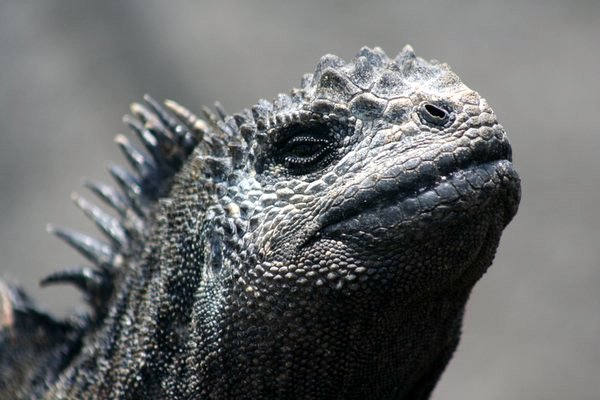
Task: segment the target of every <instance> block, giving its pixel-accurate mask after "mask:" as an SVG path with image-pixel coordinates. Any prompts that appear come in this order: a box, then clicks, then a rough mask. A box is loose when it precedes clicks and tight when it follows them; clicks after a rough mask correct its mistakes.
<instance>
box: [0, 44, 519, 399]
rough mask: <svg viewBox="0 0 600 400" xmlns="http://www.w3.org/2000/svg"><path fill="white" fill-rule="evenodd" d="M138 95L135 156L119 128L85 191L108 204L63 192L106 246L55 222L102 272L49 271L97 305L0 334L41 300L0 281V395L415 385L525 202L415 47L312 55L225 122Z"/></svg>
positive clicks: (234, 395)
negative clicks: (121, 166) (116, 158)
mask: <svg viewBox="0 0 600 400" xmlns="http://www.w3.org/2000/svg"><path fill="white" fill-rule="evenodd" d="M147 101H148V102H149V109H148V108H145V107H144V106H140V105H134V107H133V108H132V111H133V113H134V114H135V115H136V116H137V117H138V118H139V120H141V122H136V121H135V120H130V121H129V123H130V125H132V127H133V128H134V130H136V131H137V132H138V134H139V136H140V137H141V138H142V141H143V143H144V144H145V145H146V147H147V149H148V150H149V153H150V155H145V156H144V155H142V153H139V152H137V151H136V150H134V149H133V147H131V145H130V144H129V143H128V141H127V140H126V139H125V138H123V137H120V138H119V139H118V142H119V143H120V144H121V146H122V147H123V149H124V150H125V152H126V154H127V155H128V158H129V159H130V161H132V164H133V166H134V167H135V169H136V170H137V172H138V176H137V177H135V176H131V175H126V174H124V173H123V171H121V170H116V171H115V170H113V175H115V176H116V178H117V180H118V181H119V182H120V184H121V187H122V190H123V192H122V193H121V192H117V191H114V190H108V189H106V188H104V189H105V190H104V192H103V191H102V190H100V189H99V186H94V185H93V184H92V185H91V187H92V188H93V189H95V191H96V192H97V193H99V192H102V193H104V195H103V196H102V195H101V197H103V198H104V199H105V200H107V201H108V202H109V204H111V205H112V206H113V207H114V208H116V209H117V210H118V211H119V212H120V218H118V219H116V220H115V219H106V218H104V217H106V215H104V214H101V213H99V212H98V209H96V208H94V207H93V206H91V205H90V204H89V203H87V202H85V201H84V200H82V199H77V203H78V205H79V206H80V207H81V208H82V209H84V211H86V213H87V214H88V215H90V216H91V217H92V219H93V220H95V221H96V222H97V223H98V225H99V226H100V227H101V229H102V230H103V231H104V232H105V233H106V234H107V235H108V237H109V238H110V239H111V244H104V245H103V244H101V243H100V242H93V241H90V240H88V239H85V240H84V237H83V236H81V235H80V234H77V233H73V232H70V231H68V230H63V229H59V228H53V230H54V231H55V232H56V233H57V234H58V235H59V236H60V237H62V238H63V239H65V240H67V241H68V242H69V243H71V244H72V245H74V246H75V247H76V248H77V249H78V250H80V251H81V252H82V253H84V255H86V257H87V258H88V259H90V260H91V261H92V262H93V263H94V264H95V268H94V269H91V268H88V269H84V270H79V271H69V272H61V273H58V274H55V275H53V276H51V277H49V278H47V279H46V282H47V283H52V282H57V281H69V282H72V283H75V284H76V285H78V286H79V287H81V288H82V289H84V292H85V293H86V296H87V299H88V301H89V303H90V304H91V305H92V311H93V312H92V313H91V314H90V315H89V316H87V317H78V318H76V317H74V318H72V319H71V320H69V321H61V322H57V321H54V320H53V319H51V318H50V317H47V316H44V318H47V320H44V321H37V320H35V321H33V322H30V323H33V324H34V325H35V324H38V325H40V326H41V327H44V328H45V329H46V330H47V331H48V332H47V333H42V334H41V337H40V338H37V339H33V338H26V339H24V340H17V341H16V342H15V341H12V342H11V341H10V340H9V338H8V337H9V335H8V334H7V332H9V331H15V330H17V331H18V330H19V329H22V328H19V327H18V326H17V325H19V323H21V322H22V321H24V320H25V319H26V318H29V319H32V315H33V314H34V313H38V314H39V311H36V310H35V308H34V307H33V306H31V305H30V304H29V303H27V301H26V300H25V298H24V297H23V295H19V296H20V297H19V296H17V291H16V289H11V288H5V289H4V290H0V294H3V296H4V297H6V298H7V299H9V300H6V301H5V302H4V304H5V305H6V307H5V311H4V312H0V322H2V325H3V326H5V329H4V332H5V333H4V334H3V336H0V340H2V342H0V343H2V344H1V346H2V347H0V348H1V349H2V358H1V359H0V394H5V395H8V394H9V393H10V394H11V395H12V396H13V397H22V398H28V397H30V396H32V397H35V396H39V397H44V398H47V399H57V398H85V399H97V398H118V399H134V398H145V399H146V398H148V399H150V398H156V399H164V398H172V399H190V398H198V399H209V398H210V399H272V398H280V399H288V398H289V399H295V398H298V399H366V398H376V399H426V398H428V397H429V395H430V393H431V391H432V390H433V388H434V386H435V384H436V382H437V380H438V378H439V376H440V374H441V373H442V371H443V370H444V368H445V366H446V364H447V363H448V361H449V360H450V358H451V356H452V353H453V352H454V350H455V348H456V346H457V344H458V341H459V335H460V326H461V321H462V315H463V310H464V305H465V302H466V301H467V298H468V296H469V293H470V291H471V288H472V287H473V285H474V284H475V282H476V281H477V280H478V279H479V278H480V277H481V275H482V274H483V273H484V272H485V270H486V269H487V268H488V266H489V265H490V264H491V262H492V259H493V257H494V253H495V251H496V248H497V246H498V242H499V239H500V235H501V232H502V230H503V228H504V227H505V226H506V225H507V224H508V223H509V222H510V220H511V219H512V217H513V216H514V214H515V213H516V211H517V205H518V202H519V194H520V183H519V178H518V176H517V174H516V172H515V171H514V169H513V167H512V163H511V149H510V146H509V144H508V141H507V138H506V134H505V132H504V130H503V128H502V127H501V126H500V125H499V124H498V122H497V121H496V117H495V115H494V113H493V112H492V110H491V109H490V107H489V106H488V105H487V103H486V101H485V100H484V99H482V98H481V97H480V96H479V95H478V94H477V93H476V92H474V91H472V90H470V89H469V88H467V87H466V86H465V85H464V84H463V83H462V82H460V80H459V79H458V77H457V76H456V75H455V74H453V73H452V72H450V70H449V68H448V67H447V66H446V65H445V64H439V63H437V62H431V63H430V62H426V61H424V60H423V59H420V58H417V57H416V56H415V55H414V53H413V51H412V49H411V48H410V47H407V48H405V49H404V50H403V52H402V53H400V54H399V55H398V57H397V58H396V59H389V58H388V57H387V56H386V55H385V54H384V53H383V52H382V51H381V50H380V49H378V48H376V49H373V50H371V49H367V48H364V49H362V50H361V51H360V52H359V53H358V55H357V56H356V57H355V58H354V59H353V60H352V62H350V63H345V62H343V61H342V60H341V59H339V58H337V57H335V56H331V55H328V56H324V57H323V58H322V59H321V62H320V63H319V65H318V66H317V69H316V71H315V73H314V74H309V75H306V76H305V77H304V79H303V82H302V88H301V89H294V90H293V91H292V92H291V95H289V96H288V95H279V96H278V97H277V99H276V100H275V101H274V102H273V103H269V102H267V101H264V100H261V101H260V102H259V104H258V105H257V106H255V107H253V108H252V110H251V111H249V110H245V111H244V112H242V113H240V114H236V115H235V116H233V117H230V116H227V115H226V114H225V113H224V112H223V111H222V109H221V108H220V107H218V110H217V111H218V112H217V114H218V115H213V114H211V113H207V122H204V121H202V120H199V119H197V118H196V117H194V116H193V115H191V114H190V113H189V112H188V111H187V110H185V109H183V108H182V107H181V106H178V105H176V104H174V103H172V102H171V103H167V107H168V108H170V109H171V112H168V111H166V110H164V109H163V108H162V107H161V106H159V105H157V104H156V103H155V102H154V101H152V100H151V99H147ZM144 132H146V136H144V134H145V133H144ZM148 135H150V136H148ZM153 140H154V142H153ZM153 143H154V145H153ZM102 193H101V194H102ZM111 199H112V201H111ZM103 218H104V219H103ZM11 299H12V300H11ZM19 299H20V300H19ZM38 314H36V315H38ZM39 315H42V314H39ZM40 318H42V317H40ZM59 327H60V329H59ZM13 333H14V332H13ZM34 340H35V343H36V344H37V347H35V348H29V349H26V350H23V348H24V347H26V345H27V343H28V342H29V341H34ZM18 351H24V352H25V353H26V354H27V355H28V356H29V355H32V356H33V357H35V356H36V355H39V357H40V358H41V359H43V360H45V361H47V362H44V363H42V364H41V365H34V363H32V362H31V358H29V357H26V358H24V359H23V361H18V360H15V359H14V357H7V355H8V356H10V355H12V354H15V352H18ZM21 371H23V372H21ZM19 374H21V375H19ZM15 375H19V376H24V377H23V378H22V379H19V380H15V379H14V376H15ZM11 377H13V378H11ZM40 377H43V378H40Z"/></svg>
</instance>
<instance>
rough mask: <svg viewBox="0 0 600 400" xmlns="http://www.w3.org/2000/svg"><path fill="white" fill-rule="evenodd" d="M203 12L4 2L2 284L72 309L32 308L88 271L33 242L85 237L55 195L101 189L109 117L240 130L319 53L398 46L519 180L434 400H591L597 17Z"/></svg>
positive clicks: (458, 8) (237, 8) (597, 336)
mask: <svg viewBox="0 0 600 400" xmlns="http://www.w3.org/2000/svg"><path fill="white" fill-rule="evenodd" d="M201 3H202V2H192V1H182V0H177V1H159V0H144V1H142V0H131V1H96V2H91V1H88V2H82V1H80V0H55V1H52V0H48V1H27V2H26V1H17V0H14V1H13V0H0V257H1V258H0V259H1V261H0V274H1V275H3V276H4V277H8V278H11V279H13V280H18V281H20V282H21V283H22V284H23V285H24V286H25V287H26V288H27V290H28V291H29V292H30V293H33V294H34V297H35V298H36V299H37V300H38V301H39V302H40V304H41V305H43V306H44V307H45V308H47V309H49V310H51V311H53V312H55V313H59V314H65V313H67V312H69V311H72V310H73V309H75V308H77V307H82V305H81V302H80V296H79V294H78V293H77V292H75V290H73V289H70V288H67V287H65V286H60V287H56V288H48V289H44V290H39V289H37V282H38V280H39V279H40V278H42V277H44V276H45V275H47V274H48V273H50V272H51V271H54V270H56V269H57V268H60V267H65V266H76V265H78V264H79V263H81V262H82V259H81V258H80V257H79V256H78V255H77V254H76V253H75V252H74V251H71V250H70V249H68V248H67V247H66V246H65V245H63V244H61V243H59V242H58V240H57V239H55V238H53V237H51V236H50V235H47V234H46V233H45V229H44V228H45V225H46V223H47V222H50V221H52V222H55V223H58V224H60V225H66V226H71V227H74V228H78V229H82V230H84V231H88V232H94V229H93V227H92V224H91V223H90V222H88V221H87V220H85V218H84V217H82V215H81V213H79V212H78V211H77V210H76V209H75V207H74V206H73V205H72V204H70V200H69V194H70V192H71V191H73V190H78V191H80V192H82V193H85V190H84V189H81V187H80V185H79V183H80V179H81V177H83V176H86V177H92V178H99V179H102V180H105V181H106V180H109V178H108V174H107V173H105V172H104V171H105V166H106V164H107V161H108V160H116V161H120V160H122V157H121V155H120V154H119V152H118V151H117V147H116V146H115V145H114V144H113V137H114V135H115V134H116V133H118V132H125V130H126V129H125V127H124V125H122V124H121V122H120V120H121V115H122V114H123V113H124V112H126V111H127V108H128V104H129V103H130V102H131V101H135V100H138V99H140V98H141V96H142V95H143V94H144V93H151V94H152V95H153V96H155V97H156V98H158V99H162V98H173V99H176V100H177V101H179V102H180V103H181V104H184V105H186V106H187V107H189V108H190V109H191V110H199V109H200V105H202V104H212V102H213V101H215V100H220V101H221V102H222V103H223V104H224V106H225V107H226V109H228V110H230V111H236V110H239V109H241V108H243V107H246V106H250V105H252V104H253V103H254V102H255V101H256V100H257V99H258V98H259V97H266V98H272V97H274V96H275V95H276V94H277V93H278V92H281V91H284V92H287V91H288V90H289V89H290V88H291V87H292V85H297V84H298V83H299V80H300V77H301V75H302V74H303V73H304V72H309V71H312V70H313V68H314V67H315V65H316V63H317V61H318V59H319V57H320V56H321V55H323V54H325V53H327V52H332V53H335V54H337V55H339V56H341V57H343V58H346V59H349V58H351V57H352V56H353V55H354V53H355V52H356V51H358V49H359V48H360V47H361V46H363V45H368V46H381V47H382V48H383V49H384V50H385V51H386V52H388V54H389V55H395V53H396V52H398V51H400V49H401V48H402V46H403V45H404V44H406V43H410V44H412V45H413V46H414V48H415V49H416V52H417V54H418V55H420V56H422V57H425V58H428V59H429V58H436V59H440V60H443V61H446V62H448V63H449V64H450V65H451V66H452V67H453V69H454V71H455V72H457V73H458V74H459V76H460V77H461V78H462V79H463V81H464V82H465V83H466V84H467V85H469V86H471V87H472V88H475V89H476V90H478V91H479V92H480V93H482V94H483V95H484V96H485V97H486V98H487V99H488V100H489V102H490V104H491V105H492V107H493V108H494V110H495V111H496V113H497V114H498V116H499V118H500V121H501V122H502V124H503V125H504V126H505V128H506V129H507V131H508V132H509V135H510V137H511V139H512V143H513V147H514V158H515V163H516V165H517V167H518V170H519V171H520V173H521V176H522V179H523V201H522V203H521V209H520V211H519V214H518V215H517V217H516V219H515V220H514V221H513V223H512V224H511V225H510V226H509V227H508V229H507V230H506V231H505V234H504V237H503V240H502V243H501V246H500V249H499V252H498V255H497V259H496V262H495V264H494V265H493V267H492V268H491V269H490V271H489V272H488V273H487V274H486V276H485V277H484V278H483V280H482V281H481V282H480V283H479V284H478V285H477V287H476V288H475V291H474V294H473V297H472V299H471V301H470V303H469V305H468V308H467V315H466V320H465V327H464V335H463V340H462V343H461V345H460V347H459V349H458V351H457V354H456V356H455V358H454V360H453V362H452V363H451V364H450V366H449V368H448V369H447V371H446V373H445V374H444V376H443V379H442V382H441V383H440V385H439V386H438V387H437V389H436V391H435V393H434V399H440V400H441V399H445V400H451V399H480V400H483V399H502V400H509V399H544V400H546V399H567V398H569V399H597V398H598V396H599V395H598V393H600V379H598V377H599V375H598V371H599V370H600V342H599V341H600V288H599V286H600V268H599V263H600V261H599V260H600V243H599V236H600V212H599V210H598V208H599V207H600V206H599V204H600V159H599V155H600V118H599V115H600V114H599V111H600V78H599V72H600V68H599V67H598V66H599V65H600V50H599V49H600V44H599V42H600V2H598V1H595V0H587V1H586V0H571V1H559V0H550V1H523V0H504V1H497V0H481V1H476V0H460V1H454V2H442V1H429V0H423V1H411V2H405V1H398V0H396V1H380V2H374V1H359V0H352V1H348V0H344V1H341V0H340V1H314V0H311V1H303V2H289V3H288V2H283V1H276V0H272V1H253V2H249V1H242V0H239V1H223V2H214V3H215V4H201ZM206 3H208V2H206ZM217 3H218V4H217ZM85 194H86V195H87V193H85Z"/></svg>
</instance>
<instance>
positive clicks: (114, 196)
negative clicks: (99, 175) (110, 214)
mask: <svg viewBox="0 0 600 400" xmlns="http://www.w3.org/2000/svg"><path fill="white" fill-rule="evenodd" d="M83 184H84V186H85V187H87V188H88V189H90V190H91V191H92V192H93V193H94V194H95V195H96V196H98V197H100V199H102V200H103V201H104V202H105V203H106V204H108V205H109V206H111V207H112V208H114V209H115V210H116V211H117V212H118V213H119V215H121V216H122V217H124V216H125V215H126V214H127V210H128V209H129V202H128V201H127V200H126V199H125V198H124V197H123V195H122V194H121V193H120V192H118V191H117V190H116V189H115V188H113V187H112V186H109V185H107V184H105V183H102V182H98V181H93V180H90V179H86V180H84V182H83Z"/></svg>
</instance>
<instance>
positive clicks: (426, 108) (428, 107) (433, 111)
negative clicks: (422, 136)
mask: <svg viewBox="0 0 600 400" xmlns="http://www.w3.org/2000/svg"><path fill="white" fill-rule="evenodd" d="M420 111H421V112H420V115H421V119H422V120H424V122H426V123H428V124H432V125H437V126H445V125H446V123H447V122H448V121H449V120H450V113H449V112H448V111H447V110H445V109H444V108H442V107H440V106H437V105H435V104H431V103H427V104H425V105H423V107H422V108H421V110H420Z"/></svg>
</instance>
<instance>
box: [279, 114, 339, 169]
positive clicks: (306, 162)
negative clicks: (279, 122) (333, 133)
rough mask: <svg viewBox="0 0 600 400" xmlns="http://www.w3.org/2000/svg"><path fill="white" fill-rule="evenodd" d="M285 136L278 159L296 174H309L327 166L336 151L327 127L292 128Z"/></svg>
mask: <svg viewBox="0 0 600 400" xmlns="http://www.w3.org/2000/svg"><path fill="white" fill-rule="evenodd" d="M284 136H285V137H286V139H284V140H283V141H282V142H281V144H280V146H279V147H280V151H279V152H278V153H279V157H278V158H279V160H280V162H281V163H282V164H283V165H284V166H285V167H286V168H287V169H288V170H290V172H292V173H295V174H303V173H309V172H312V171H314V169H316V168H318V167H319V166H322V165H325V164H326V163H327V160H328V159H329V158H330V156H331V155H332V153H333V150H334V147H333V143H332V140H331V138H330V136H329V130H328V128H327V127H326V126H312V127H291V128H290V129H289V131H288V132H286V134H285V135H284Z"/></svg>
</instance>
